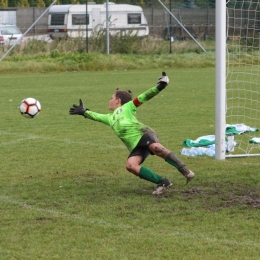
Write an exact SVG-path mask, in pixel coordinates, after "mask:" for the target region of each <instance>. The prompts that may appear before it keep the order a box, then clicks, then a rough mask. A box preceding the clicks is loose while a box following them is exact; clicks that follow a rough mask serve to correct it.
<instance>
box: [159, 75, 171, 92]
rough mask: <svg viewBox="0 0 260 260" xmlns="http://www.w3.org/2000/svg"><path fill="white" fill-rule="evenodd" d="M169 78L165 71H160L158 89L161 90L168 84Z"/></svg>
mask: <svg viewBox="0 0 260 260" xmlns="http://www.w3.org/2000/svg"><path fill="white" fill-rule="evenodd" d="M169 82H170V80H169V78H168V77H167V76H166V73H165V72H162V76H161V77H160V78H158V82H157V84H158V85H157V89H158V90H159V91H161V90H163V89H164V88H165V87H166V86H167V85H168V84H169Z"/></svg>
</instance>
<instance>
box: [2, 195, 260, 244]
mask: <svg viewBox="0 0 260 260" xmlns="http://www.w3.org/2000/svg"><path fill="white" fill-rule="evenodd" d="M0 200H1V201H2V202H5V203H10V204H14V205H17V206H19V207H23V208H24V209H26V210H29V211H36V212H40V213H43V214H50V215H56V216H59V217H64V218H69V219H73V220H76V221H82V222H87V223H90V224H97V225H100V226H104V227H109V228H111V227H113V228H121V229H130V230H134V229H135V228H136V227H135V226H131V225H126V224H121V223H119V222H117V223H116V224H114V223H109V222H108V221H106V220H104V219H91V218H89V217H88V218H86V217H82V216H80V215H77V214H68V213H64V212H61V211H58V210H53V209H43V208H39V207H35V206H32V205H28V204H26V203H25V202H21V201H18V200H14V199H12V198H10V197H9V196H3V195H0ZM142 232H148V233H149V234H153V233H154V229H153V228H145V229H142ZM167 235H168V236H180V237H187V238H191V239H197V240H202V241H207V242H210V243H214V244H215V243H217V244H232V245H237V246H250V247H258V248H260V243H256V242H253V241H250V240H246V241H235V240H228V239H219V238H214V237H207V236H204V235H203V234H198V233H196V235H194V234H192V233H188V232H179V231H176V232H169V233H164V236H167Z"/></svg>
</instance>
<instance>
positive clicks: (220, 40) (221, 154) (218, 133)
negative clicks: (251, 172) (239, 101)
mask: <svg viewBox="0 0 260 260" xmlns="http://www.w3.org/2000/svg"><path fill="white" fill-rule="evenodd" d="M215 16H216V72H215V77H216V78H215V92H216V95H215V104H216V108H215V158H216V159H217V160H224V159H225V151H226V149H225V145H226V144H225V129H226V104H225V102H226V1H216V9H215Z"/></svg>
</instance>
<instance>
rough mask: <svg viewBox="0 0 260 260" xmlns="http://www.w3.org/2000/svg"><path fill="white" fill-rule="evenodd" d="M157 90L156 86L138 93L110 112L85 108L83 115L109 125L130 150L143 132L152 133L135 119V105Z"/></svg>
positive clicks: (150, 96)
mask: <svg viewBox="0 0 260 260" xmlns="http://www.w3.org/2000/svg"><path fill="white" fill-rule="evenodd" d="M159 92H160V91H159V90H158V89H157V87H153V88H150V89H149V90H147V91H145V92H144V93H142V94H140V95H139V96H138V97H137V98H134V99H133V100H131V101H129V102H127V103H125V104H124V105H122V106H121V107H118V108H117V109H115V110H114V111H113V112H112V113H109V114H99V113H96V112H93V111H90V110H87V111H86V112H85V114H84V116H85V118H88V119H91V120H94V121H98V122H101V123H104V124H106V125H108V126H110V127H111V128H112V129H113V131H114V132H115V134H116V135H117V136H118V137H119V138H120V139H121V140H122V141H123V143H124V144H125V145H126V147H127V148H128V150H129V151H130V152H131V151H132V150H133V149H134V148H135V147H136V145H137V144H138V142H139V140H140V139H141V137H142V136H143V135H144V134H145V133H148V134H149V133H150V134H152V133H154V131H153V130H152V129H151V128H150V127H148V126H146V125H144V124H142V123H141V122H139V121H138V120H137V118H136V111H137V107H139V106H140V105H142V104H143V103H144V102H146V101H148V100H149V99H151V98H153V97H154V96H156V95H157V94H158V93H159Z"/></svg>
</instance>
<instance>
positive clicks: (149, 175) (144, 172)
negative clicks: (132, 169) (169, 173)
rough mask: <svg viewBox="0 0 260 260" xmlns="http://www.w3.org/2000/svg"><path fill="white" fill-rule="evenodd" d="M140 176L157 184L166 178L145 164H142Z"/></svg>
mask: <svg viewBox="0 0 260 260" xmlns="http://www.w3.org/2000/svg"><path fill="white" fill-rule="evenodd" d="M139 177H140V178H141V179H144V180H147V181H150V182H153V183H156V184H158V183H159V182H160V181H162V180H164V178H163V177H161V176H160V175H158V174H156V173H154V172H153V171H152V170H150V169H149V168H146V167H144V166H142V167H141V169H140V173H139Z"/></svg>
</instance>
